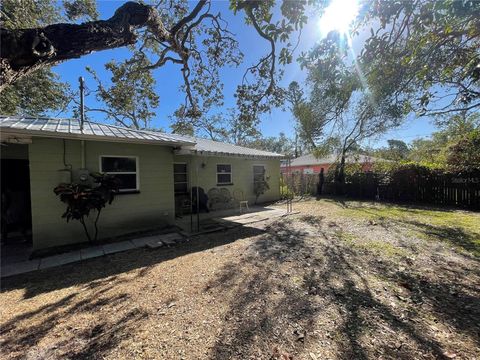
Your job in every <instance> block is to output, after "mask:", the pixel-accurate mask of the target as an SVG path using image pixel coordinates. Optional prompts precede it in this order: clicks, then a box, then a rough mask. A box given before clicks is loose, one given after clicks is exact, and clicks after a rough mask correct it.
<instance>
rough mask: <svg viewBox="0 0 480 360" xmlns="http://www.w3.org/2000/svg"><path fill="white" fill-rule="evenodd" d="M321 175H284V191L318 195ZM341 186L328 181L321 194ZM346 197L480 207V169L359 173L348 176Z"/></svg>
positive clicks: (335, 190)
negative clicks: (391, 173) (452, 172)
mask: <svg viewBox="0 0 480 360" xmlns="http://www.w3.org/2000/svg"><path fill="white" fill-rule="evenodd" d="M318 180H319V178H318V174H301V173H290V174H282V178H281V184H282V187H281V194H282V196H284V197H287V196H304V195H316V194H317V184H318ZM337 193H338V187H337V186H336V185H335V183H333V182H325V183H324V185H323V191H322V194H326V195H335V194H337ZM343 193H344V194H345V196H347V197H350V198H355V199H366V200H385V201H392V202H418V203H426V204H434V205H445V206H456V207H462V208H467V209H472V210H480V171H474V172H470V173H462V174H449V173H447V174H445V173H439V174H432V173H428V174H416V173H412V172H409V171H405V172H398V173H394V174H393V175H388V176H386V175H384V174H376V173H357V174H353V175H347V176H346V181H345V185H344V187H343Z"/></svg>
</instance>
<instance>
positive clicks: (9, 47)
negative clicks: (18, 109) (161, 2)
mask: <svg viewBox="0 0 480 360" xmlns="http://www.w3.org/2000/svg"><path fill="white" fill-rule="evenodd" d="M145 26H147V27H148V28H149V29H150V31H151V32H152V33H154V34H155V36H156V37H157V39H158V40H159V41H167V42H169V41H170V40H171V33H170V32H169V31H168V30H167V29H166V28H165V27H164V25H163V23H162V21H161V18H160V15H159V14H158V12H157V10H156V9H155V8H154V7H152V6H148V5H144V4H139V3H135V2H127V3H125V4H124V5H122V6H121V7H120V8H118V9H117V11H116V12H115V14H114V15H113V16H112V17H111V18H110V19H108V20H99V21H91V22H87V23H83V24H78V25H77V24H54V25H49V26H46V27H41V28H33V29H14V30H9V29H4V28H0V42H1V53H0V92H1V91H2V90H3V89H4V88H5V87H6V86H7V85H9V84H12V83H13V82H15V81H16V80H18V79H19V78H20V77H22V76H25V75H28V74H30V73H32V72H33V71H35V70H38V69H39V68H42V67H45V66H51V65H55V64H57V63H59V62H62V61H64V60H68V59H73V58H79V57H81V56H83V55H86V54H89V53H91V52H93V51H98V50H106V49H112V48H117V47H121V46H126V45H129V44H133V43H135V41H136V39H137V36H136V34H135V32H134V30H135V29H138V28H141V27H145Z"/></svg>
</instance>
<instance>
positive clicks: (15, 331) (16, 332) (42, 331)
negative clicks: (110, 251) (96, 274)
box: [0, 284, 147, 359]
mask: <svg viewBox="0 0 480 360" xmlns="http://www.w3.org/2000/svg"><path fill="white" fill-rule="evenodd" d="M113 287H114V285H107V284H105V285H103V286H101V285H98V287H97V288H96V290H95V291H94V293H93V294H90V296H88V297H85V296H83V295H82V293H81V292H76V293H73V294H70V295H68V296H65V297H63V298H62V299H60V300H58V301H56V302H54V303H52V304H48V305H45V306H43V307H41V308H39V309H37V310H34V311H30V312H26V313H23V314H21V315H18V316H14V317H13V318H11V319H10V320H9V321H7V322H5V323H2V324H1V331H0V334H1V336H2V348H1V353H3V354H4V356H5V357H6V356H7V354H8V356H9V357H11V358H19V359H20V358H32V359H33V358H35V359H37V358H38V359H44V358H82V359H83V358H101V357H103V355H104V354H107V353H108V352H109V351H110V350H111V349H114V348H115V347H116V346H117V345H118V343H119V342H120V341H122V340H123V339H124V338H125V337H126V336H128V334H129V332H130V331H132V330H134V329H135V328H136V324H138V323H139V322H140V321H141V320H142V319H143V318H144V317H145V316H147V314H146V313H145V312H143V311H141V310H139V309H136V308H133V309H132V308H131V307H130V308H129V309H128V310H127V311H125V309H124V303H125V301H128V295H127V294H123V293H121V294H115V295H108V294H107V292H108V291H109V290H111V289H112V288H113ZM107 305H108V307H109V308H115V309H116V310H117V311H116V312H115V315H114V316H112V315H111V314H110V315H109V316H96V317H95V320H89V321H81V320H80V319H85V318H89V315H90V314H96V313H97V314H98V313H102V311H103V309H104V307H105V306H107ZM75 319H77V320H75ZM79 320H80V321H79ZM67 323H68V324H73V326H72V325H66V324H67ZM52 333H59V334H58V337H61V338H62V340H61V341H59V342H55V341H52V339H55V338H56V337H55V335H54V336H53V338H52ZM47 336H49V337H50V339H49V340H48V342H47V343H42V340H43V339H44V338H46V337H47ZM26 349H27V350H26Z"/></svg>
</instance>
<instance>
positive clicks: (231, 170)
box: [215, 163, 233, 185]
mask: <svg viewBox="0 0 480 360" xmlns="http://www.w3.org/2000/svg"><path fill="white" fill-rule="evenodd" d="M218 165H228V166H230V172H229V173H228V172H218ZM215 171H216V179H215V180H217V185H232V184H233V166H232V164H227V163H218V164H215ZM220 174H222V175H225V174H230V182H219V181H218V175H220Z"/></svg>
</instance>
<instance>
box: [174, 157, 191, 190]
mask: <svg viewBox="0 0 480 360" xmlns="http://www.w3.org/2000/svg"><path fill="white" fill-rule="evenodd" d="M175 165H186V170H187V172H186V173H185V175H187V181H186V184H187V192H188V184H190V179H189V176H188V163H187V162H174V163H173V193H174V194H176V193H175V184H183V183H184V182H183V181H177V182H176V181H175ZM177 174H183V173H177Z"/></svg>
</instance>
